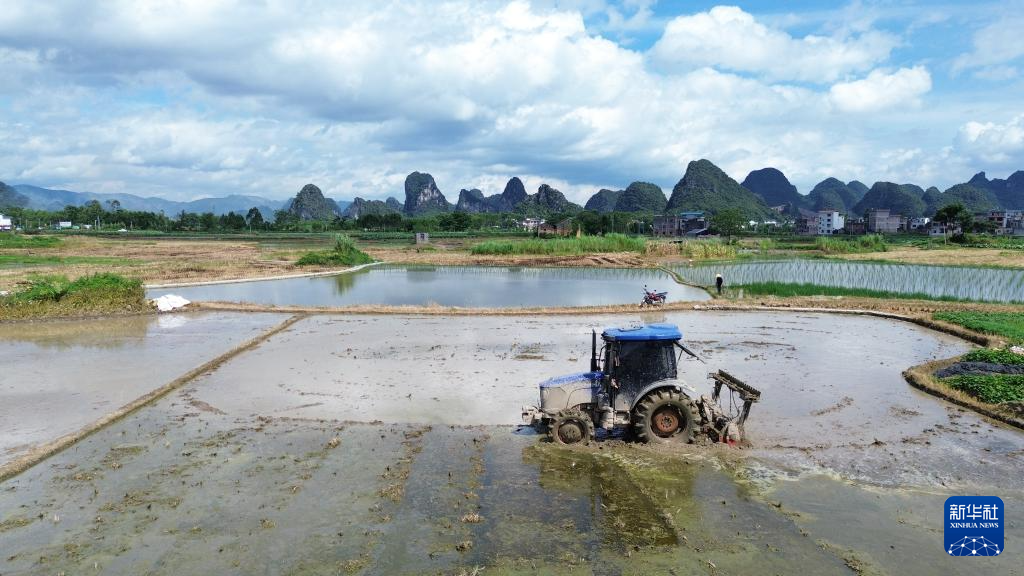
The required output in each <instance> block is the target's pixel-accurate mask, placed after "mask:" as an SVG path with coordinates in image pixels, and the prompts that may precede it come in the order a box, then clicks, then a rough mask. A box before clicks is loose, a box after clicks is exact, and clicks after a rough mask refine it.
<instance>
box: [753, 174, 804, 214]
mask: <svg viewBox="0 0 1024 576" xmlns="http://www.w3.org/2000/svg"><path fill="white" fill-rule="evenodd" d="M741 186H743V187H744V188H746V189H747V190H750V191H751V192H753V193H754V194H757V195H758V196H759V197H760V198H761V199H762V200H764V203H765V204H767V205H768V206H782V205H787V206H789V207H790V208H791V210H790V212H793V209H795V208H797V207H799V206H802V205H803V203H804V197H803V196H801V195H800V193H799V192H797V190H796V186H793V184H792V183H791V182H790V181H789V179H788V178H786V175H785V174H783V173H782V171H781V170H778V169H777V168H762V169H760V170H754V171H753V172H751V173H750V174H747V177H746V178H745V179H744V180H743V183H742V184H741Z"/></svg>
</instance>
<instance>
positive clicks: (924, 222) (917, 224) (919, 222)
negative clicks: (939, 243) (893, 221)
mask: <svg viewBox="0 0 1024 576" xmlns="http://www.w3.org/2000/svg"><path fill="white" fill-rule="evenodd" d="M931 221H932V219H931V218H924V217H921V216H918V217H916V218H908V219H907V230H910V231H912V232H924V231H925V230H926V229H927V228H928V224H929V223H930V222H931Z"/></svg>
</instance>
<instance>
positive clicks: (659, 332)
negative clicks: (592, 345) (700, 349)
mask: <svg viewBox="0 0 1024 576" xmlns="http://www.w3.org/2000/svg"><path fill="white" fill-rule="evenodd" d="M601 337H602V338H604V339H605V340H617V341H620V342H636V341H647V340H681V339H682V338H683V333H682V332H680V331H679V327H678V326H676V325H675V324H648V325H646V326H639V327H637V328H607V329H605V331H604V333H602V334H601Z"/></svg>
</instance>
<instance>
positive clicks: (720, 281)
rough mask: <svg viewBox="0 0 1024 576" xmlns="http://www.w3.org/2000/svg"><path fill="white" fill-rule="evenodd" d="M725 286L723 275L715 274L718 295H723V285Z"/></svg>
mask: <svg viewBox="0 0 1024 576" xmlns="http://www.w3.org/2000/svg"><path fill="white" fill-rule="evenodd" d="M723 284H725V280H723V279H722V275H721V274H715V288H718V295H719V296H721V295H722V285H723Z"/></svg>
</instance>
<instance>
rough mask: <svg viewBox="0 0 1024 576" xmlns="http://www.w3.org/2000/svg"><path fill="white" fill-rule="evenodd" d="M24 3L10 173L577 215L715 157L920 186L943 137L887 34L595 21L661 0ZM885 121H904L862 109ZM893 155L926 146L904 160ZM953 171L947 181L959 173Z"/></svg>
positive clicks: (946, 137) (0, 87) (146, 186)
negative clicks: (602, 29) (514, 189)
mask: <svg viewBox="0 0 1024 576" xmlns="http://www.w3.org/2000/svg"><path fill="white" fill-rule="evenodd" d="M8 4H11V5H12V6H11V8H12V9H11V10H9V11H7V10H5V11H0V69H2V72H0V75H2V76H3V79H4V82H2V83H0V95H2V97H3V100H2V101H0V102H2V103H5V104H9V105H7V106H0V180H4V181H7V182H12V181H13V182H30V183H35V184H40V185H47V186H64V187H68V188H71V189H92V190H115V189H123V190H124V191H129V192H135V193H140V194H160V195H165V196H168V197H178V198H192V197H197V196H202V195H221V194H229V193H245V194H260V195H265V196H268V197H272V198H284V197H286V196H288V195H291V194H294V193H295V192H296V191H297V190H298V189H299V188H300V187H301V186H302V185H303V184H305V183H307V182H314V183H316V184H317V185H319V186H320V187H321V188H322V189H323V190H324V191H325V193H327V194H328V195H331V196H333V197H336V198H351V197H353V196H356V195H359V196H362V197H364V198H380V199H383V198H385V197H387V196H396V197H399V198H401V197H402V182H403V180H404V178H405V175H406V174H408V173H409V172H411V171H413V170H419V171H428V172H431V173H432V174H433V175H434V176H435V178H436V179H437V181H438V184H439V186H440V187H441V189H442V190H443V191H444V193H445V194H446V195H447V197H448V198H449V199H450V200H451V201H454V200H455V199H456V198H457V195H458V190H459V189H460V188H473V187H478V188H481V189H482V190H483V191H484V192H485V193H487V194H493V193H497V192H500V191H501V187H502V186H503V185H504V182H505V181H506V180H507V179H508V178H509V177H510V176H520V177H521V178H523V180H524V181H525V182H527V183H528V186H529V188H530V191H531V192H532V191H535V190H536V187H537V186H538V185H539V184H540V183H541V182H548V183H550V184H552V185H553V186H555V187H557V188H559V189H561V190H562V191H563V192H565V193H566V194H567V196H569V198H570V199H572V200H574V201H576V202H580V203H582V202H585V201H586V199H587V197H588V196H589V195H590V194H591V193H592V192H593V191H594V190H596V189H597V188H599V187H609V188H616V189H619V188H624V187H625V186H626V185H628V184H629V182H630V181H632V180H648V181H653V182H655V183H657V184H659V185H661V186H662V187H663V188H665V189H666V192H668V191H669V190H670V189H671V187H672V185H674V184H675V182H676V181H677V180H678V179H679V178H680V177H681V176H682V174H683V172H684V170H685V168H686V164H687V163H688V162H689V161H691V160H694V159H697V158H709V159H711V160H712V161H714V162H715V163H716V164H718V165H719V166H721V167H722V168H723V169H725V170H726V171H727V172H729V173H730V174H732V175H733V176H734V177H736V178H737V179H740V180H742V178H743V177H744V176H745V175H746V173H747V172H748V171H749V170H753V169H756V168H762V167H764V166H768V165H773V166H777V167H779V168H781V169H783V170H784V171H785V172H786V174H787V175H788V176H790V178H791V179H792V180H793V181H794V182H796V183H797V184H798V186H800V187H801V189H802V190H804V191H806V190H807V189H809V187H810V186H811V185H813V184H814V183H816V182H817V181H819V180H821V179H822V178H824V177H826V176H833V175H834V176H838V177H841V178H843V179H844V180H849V179H853V178H859V179H864V180H866V181H868V183H869V184H870V181H872V179H875V178H876V173H875V171H876V170H878V169H879V168H878V167H879V166H891V171H893V172H899V171H900V170H903V171H906V173H909V171H910V170H912V164H914V163H915V162H918V161H923V160H925V159H926V158H927V157H928V155H929V154H930V153H934V152H931V151H934V150H935V148H936V147H937V146H935V145H930V144H929V142H921V141H920V138H918V136H917V134H915V135H914V136H912V137H911V136H906V135H905V134H903V133H899V134H894V133H893V132H892V131H891V129H892V127H893V126H896V125H899V127H900V128H901V129H902V130H904V131H906V132H907V133H910V132H911V131H912V130H914V129H915V128H917V126H915V122H916V123H918V124H920V123H921V122H922V120H920V117H921V115H923V114H924V113H925V112H929V113H931V114H933V116H931V117H930V118H934V117H935V116H936V115H938V114H939V113H940V112H942V111H944V110H938V109H933V107H931V106H929V107H927V108H924V107H922V108H919V109H914V108H913V107H912V106H910V107H907V106H904V105H905V104H910V105H912V104H914V103H916V101H918V100H919V99H920V97H921V96H922V95H923V94H925V93H927V92H928V90H929V88H930V85H931V80H930V75H929V73H928V71H927V70H925V69H924V68H920V67H918V68H902V69H898V70H896V71H891V70H890V71H887V72H883V71H881V70H877V69H876V68H877V67H878V66H885V65H887V58H888V54H889V52H890V50H891V49H892V46H894V45H895V43H896V38H895V37H894V36H891V35H889V34H885V33H882V32H878V31H875V30H873V28H872V26H873V24H871V23H870V22H860V21H858V22H855V23H852V24H851V25H850V26H848V27H845V28H843V27H837V28H835V30H838V31H837V32H835V33H833V34H831V35H829V36H806V37H793V36H791V35H789V34H787V33H786V32H784V31H782V30H780V29H777V28H772V27H770V26H764V25H762V24H760V23H758V22H757V21H756V20H754V19H753V17H752V16H750V15H749V14H746V13H744V12H742V11H739V10H738V9H715V10H711V11H710V12H707V13H701V14H697V15H694V16H687V17H682V18H677V19H676V20H674V21H673V24H672V25H670V26H669V28H670V30H666V32H665V35H664V37H663V38H662V42H661V43H660V44H659V47H658V48H656V49H655V51H654V55H649V54H647V53H643V52H640V51H637V50H633V49H630V48H629V47H628V46H627V45H625V44H624V43H623V42H621V41H615V40H612V39H609V38H607V37H603V36H601V35H599V34H598V33H596V32H595V30H593V29H588V28H587V26H586V25H585V22H587V21H588V20H585V18H584V15H585V14H597V15H598V17H597V18H598V20H601V15H607V14H611V12H610V11H615V10H618V11H619V12H620V13H621V14H623V15H624V14H632V15H633V16H631V17H630V18H632V17H636V18H637V19H636V20H634V21H633V22H632V23H629V22H627V21H625V20H623V21H619V22H617V24H616V26H618V27H619V28H620V29H622V30H628V29H630V28H631V27H633V26H638V27H639V26H641V25H642V23H643V22H647V24H645V25H649V24H650V22H651V18H652V17H650V16H649V14H647V12H648V11H649V9H650V4H649V3H647V2H645V1H644V0H638V1H635V2H631V3H629V4H628V5H626V6H618V7H617V6H615V5H613V4H610V3H608V2H604V1H603V0H581V2H580V3H579V5H580V7H579V8H578V9H570V8H566V6H567V5H568V4H567V3H565V2H555V3H550V4H541V3H535V4H525V3H521V2H511V3H509V2H498V1H488V2H460V1H452V2H445V3H436V2H429V1H425V0H424V1H409V2H402V3H385V4H381V3H380V2H376V1H369V0H351V1H349V2H345V3H335V2H329V1H327V0H308V1H307V2H305V3H304V4H303V5H302V6H303V8H302V9H301V10H300V9H297V8H295V5H294V3H291V2H285V1H284V0H265V1H264V2H261V3H251V2H243V1H241V0H239V1H237V2H236V1H232V0H221V1H217V2H213V1H203V2H200V1H195V2H183V3H181V4H180V9H176V10H175V12H173V13H168V12H167V10H168V8H167V7H166V6H167V4H165V3H163V2H156V1H148V0H147V1H138V2H136V1H128V0H124V1H122V2H115V1H111V2H101V3H85V4H82V3H67V4H63V5H61V4H59V3H39V2H31V1H28V0H25V1H22V2H19V1H15V0H8ZM44 4H45V5H44ZM5 7H6V6H5ZM713 15H714V17H715V18H719V19H722V22H717V23H716V21H715V18H712V16H713ZM704 21H707V22H710V23H711V24H713V25H714V26H717V27H718V28H714V31H716V32H720V33H722V34H723V35H724V36H723V37H717V36H714V35H713V34H712V35H711V36H710V37H707V38H705V39H707V40H708V41H709V45H708V46H707V47H706V50H705V51H703V52H701V51H700V50H698V51H696V52H693V53H692V54H689V55H688V56H687V58H688V60H686V61H685V62H680V61H672V62H666V61H661V60H659V59H658V58H660V57H662V56H664V54H659V51H663V50H666V48H665V46H667V45H668V44H667V42H668V40H667V39H670V38H675V39H677V40H678V39H679V35H678V32H679V31H680V30H682V29H681V28H679V27H680V26H683V25H694V22H697V23H699V22H704ZM602 22H603V20H602ZM680 23H682V24H680ZM672 26H675V27H676V28H675V29H672ZM704 34H705V35H707V34H709V32H707V31H705V32H704ZM729 42H737V44H736V45H737V46H738V47H739V48H741V49H742V51H736V50H730V49H729ZM701 50H704V48H701ZM654 63H657V64H658V65H659V66H657V67H656V66H653V65H652V64H654ZM872 70H873V71H872ZM853 74H856V75H857V76H859V77H862V79H860V80H855V81H846V80H847V78H848V77H849V76H850V75H853ZM826 78H830V79H834V81H835V82H839V83H838V84H835V85H834V86H831V87H829V86H828V85H822V84H821V83H820V82H822V81H823V80H824V79H826ZM793 80H798V81H803V80H807V82H806V83H801V84H799V85H793V84H791V83H790V82H791V81H793ZM830 88H831V89H830ZM888 109H899V110H900V111H901V112H904V113H903V114H900V115H898V116H897V115H893V114H878V115H872V114H856V112H863V111H872V112H880V111H885V110H888ZM972 117H973V116H970V117H966V118H964V117H956V118H952V117H951V118H950V119H948V120H946V121H945V122H946V123H945V124H942V125H941V126H938V127H936V133H938V134H939V136H938V137H937V136H934V135H933V136H931V138H932V140H931V141H932V142H935V141H936V140H941V145H947V144H949V141H950V139H951V138H952V135H953V134H954V133H955V131H956V129H957V127H959V126H960V125H961V124H963V123H964V122H965V121H966V120H969V119H971V118H972ZM932 124H941V123H935V122H930V123H929V127H931V125H932ZM942 130H945V132H943V131H942ZM890 149H892V150H898V149H908V150H911V149H920V150H921V152H920V154H921V156H920V157H919V158H916V159H915V160H914V161H912V162H903V163H900V164H896V163H893V162H890V161H889V160H887V159H886V158H884V157H883V156H884V151H885V150H890ZM947 165H953V163H952V162H949V163H947V164H941V165H940V171H939V172H937V175H936V178H945V179H947V180H948V181H949V182H950V183H952V182H953V181H957V180H956V179H957V178H960V177H961V176H960V175H959V174H951V173H943V172H941V169H945V166H947ZM886 170H890V168H886ZM894 178H895V176H894ZM908 179H909V178H908Z"/></svg>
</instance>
